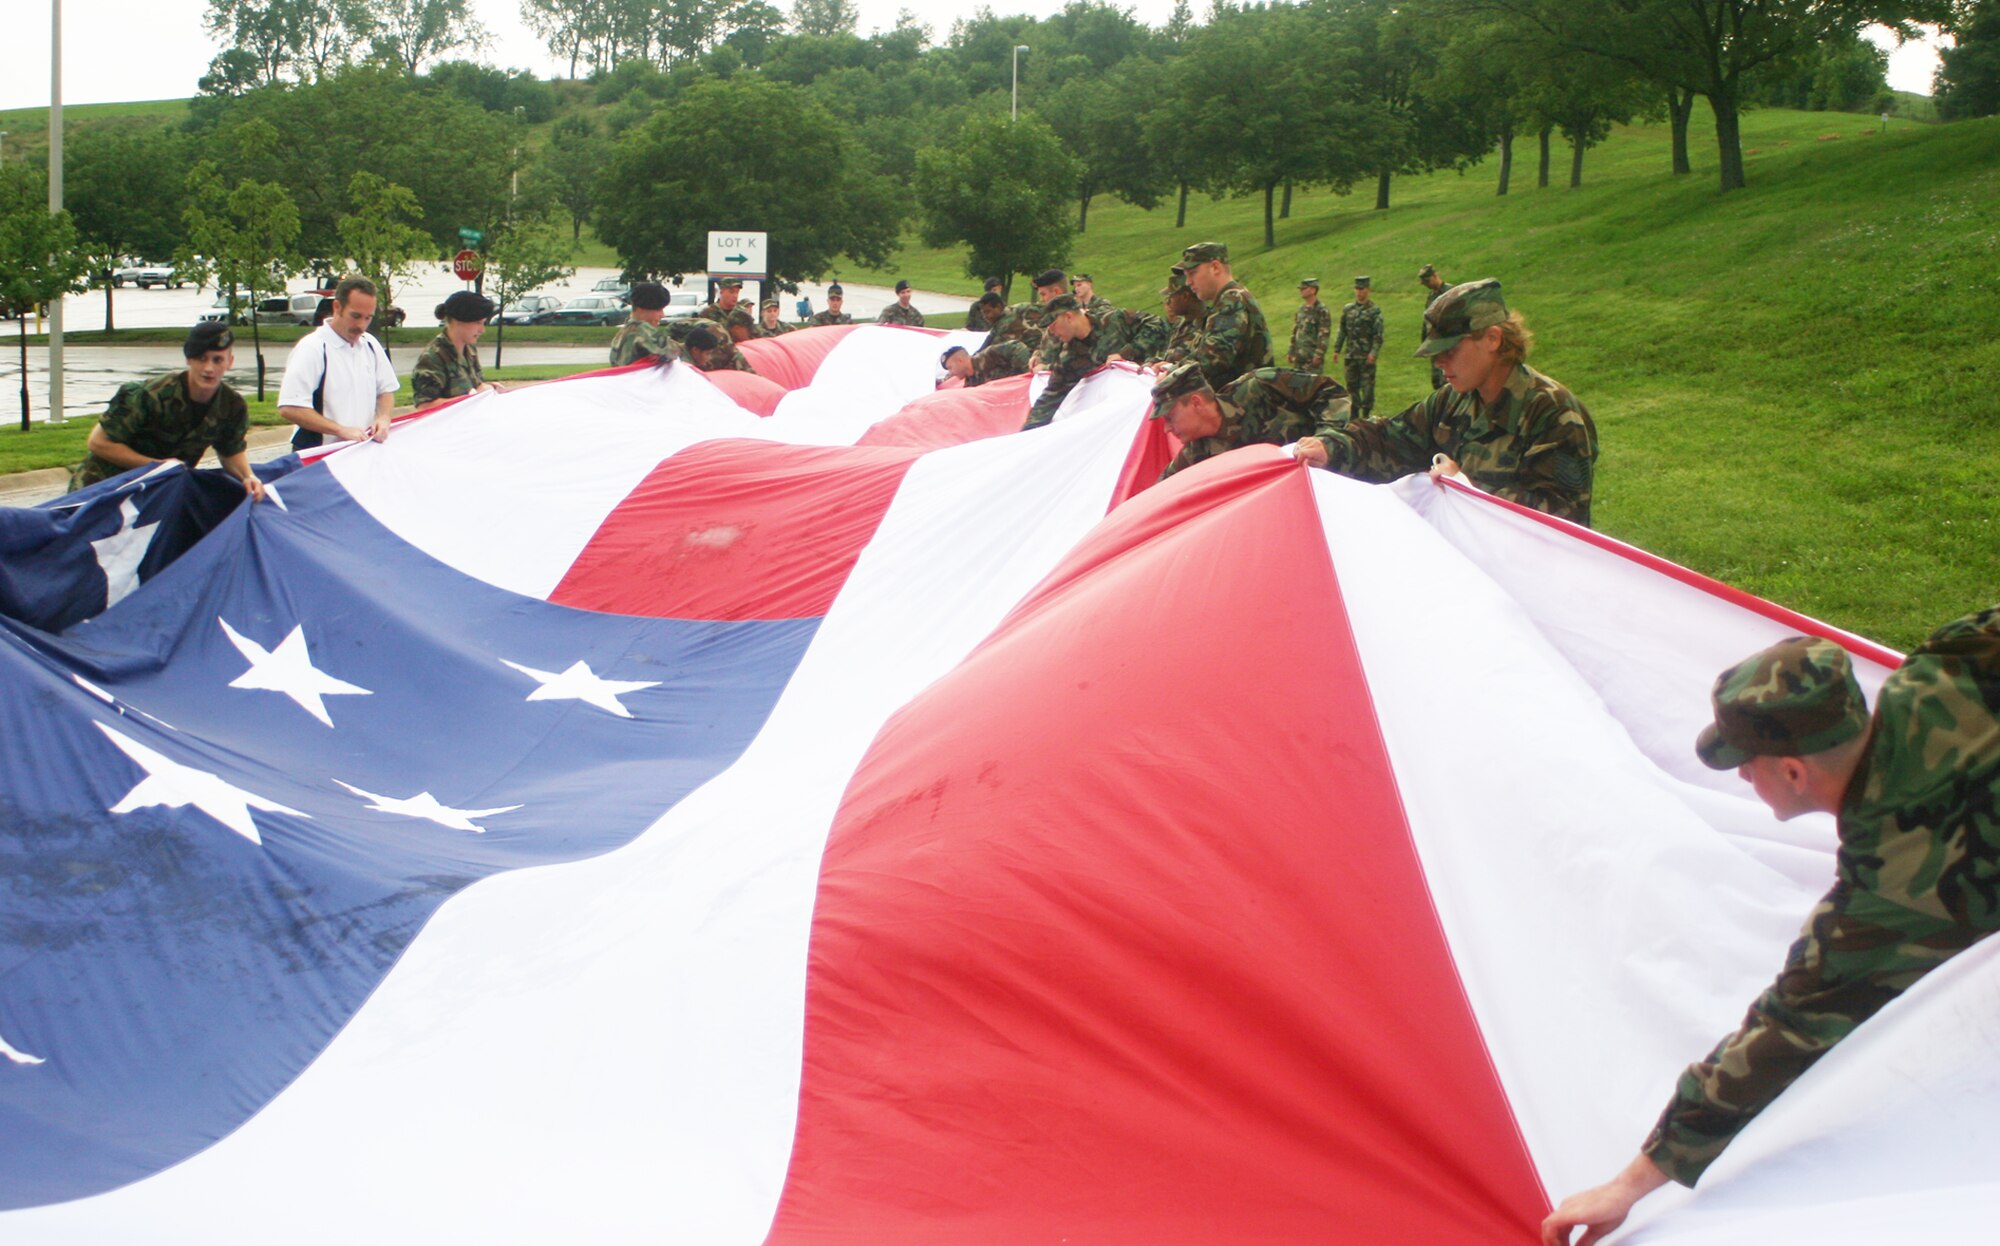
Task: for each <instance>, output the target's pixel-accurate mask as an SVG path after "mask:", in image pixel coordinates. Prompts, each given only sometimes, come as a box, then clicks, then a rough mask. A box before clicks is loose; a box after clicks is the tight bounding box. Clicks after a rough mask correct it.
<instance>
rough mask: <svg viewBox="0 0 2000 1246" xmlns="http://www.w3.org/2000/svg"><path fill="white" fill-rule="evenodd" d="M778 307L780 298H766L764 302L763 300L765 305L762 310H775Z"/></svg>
mask: <svg viewBox="0 0 2000 1246" xmlns="http://www.w3.org/2000/svg"><path fill="white" fill-rule="evenodd" d="M777 307H778V300H776V299H765V300H764V302H763V307H762V310H764V311H775V310H776V309H777Z"/></svg>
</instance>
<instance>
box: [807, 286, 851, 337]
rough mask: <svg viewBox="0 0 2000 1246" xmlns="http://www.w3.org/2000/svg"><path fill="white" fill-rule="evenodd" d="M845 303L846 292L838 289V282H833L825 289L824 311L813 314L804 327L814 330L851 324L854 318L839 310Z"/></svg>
mask: <svg viewBox="0 0 2000 1246" xmlns="http://www.w3.org/2000/svg"><path fill="white" fill-rule="evenodd" d="M846 301H847V291H845V290H843V289H841V288H840V283H839V282H837V281H836V282H834V283H833V284H832V285H830V286H828V287H827V288H826V310H825V311H817V312H814V313H813V314H812V319H810V320H808V321H806V327H807V328H809V329H816V328H819V327H821V326H824V325H830V324H853V323H854V317H852V316H850V315H848V314H847V313H846V312H844V311H842V310H840V309H841V306H842V305H843V304H844V303H845V302H846Z"/></svg>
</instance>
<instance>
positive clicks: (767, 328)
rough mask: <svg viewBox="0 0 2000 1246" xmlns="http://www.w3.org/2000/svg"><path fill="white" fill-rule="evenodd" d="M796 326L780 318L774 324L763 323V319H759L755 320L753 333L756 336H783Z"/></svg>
mask: <svg viewBox="0 0 2000 1246" xmlns="http://www.w3.org/2000/svg"><path fill="white" fill-rule="evenodd" d="M798 327H799V326H797V325H795V324H786V323H785V322H784V321H782V320H780V321H779V322H778V323H777V324H775V325H768V324H765V323H764V322H763V321H761V320H759V321H758V322H757V328H756V330H755V334H756V336H758V337H783V336H785V334H787V333H790V332H791V331H792V330H793V329H796V328H798Z"/></svg>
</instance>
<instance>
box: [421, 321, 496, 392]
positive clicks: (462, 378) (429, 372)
mask: <svg viewBox="0 0 2000 1246" xmlns="http://www.w3.org/2000/svg"><path fill="white" fill-rule="evenodd" d="M485 383H486V373H485V372H484V371H482V370H481V369H480V366H479V349H478V348H477V347H468V348H467V349H466V350H464V351H460V350H459V349H458V347H456V346H453V345H452V344H451V339H450V338H449V337H447V336H446V335H444V334H442V333H440V334H438V335H437V336H436V337H434V338H432V339H431V344H430V345H429V346H426V347H425V348H424V353H423V354H421V355H418V356H417V362H416V364H415V365H414V366H413V367H411V369H410V393H411V395H412V396H413V399H412V400H413V401H414V402H415V403H416V405H417V406H419V407H428V406H430V405H431V404H432V403H434V402H442V401H444V400H445V399H447V398H456V397H458V396H459V395H460V394H469V393H471V392H472V391H473V390H475V389H478V388H479V387H480V386H481V385H484V384H485Z"/></svg>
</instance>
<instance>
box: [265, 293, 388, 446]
mask: <svg viewBox="0 0 2000 1246" xmlns="http://www.w3.org/2000/svg"><path fill="white" fill-rule="evenodd" d="M374 318H375V283H374V282H372V281H370V280H368V278H366V277H355V276H347V277H342V278H341V279H340V283H339V284H338V285H336V286H334V288H333V314H332V315H330V316H328V317H327V318H326V323H324V324H322V325H320V327H319V328H317V329H314V330H313V331H312V332H311V333H309V334H307V335H306V336H304V337H302V338H300V339H299V341H298V344H297V345H295V346H293V347H292V353H291V357H290V358H288V359H286V360H285V383H284V384H283V385H282V386H280V387H279V389H278V414H279V415H282V416H284V417H285V418H286V419H288V420H290V421H291V422H292V423H294V424H296V425H298V426H299V431H298V432H296V433H294V434H292V448H293V449H294V450H308V449H311V448H312V447H313V446H317V445H320V444H322V443H323V442H324V441H325V440H326V439H327V438H328V437H338V438H340V439H342V440H343V441H364V440H366V439H368V438H370V437H372V438H374V439H375V440H376V441H386V440H388V437H389V413H390V411H391V409H392V408H393V407H394V406H395V403H396V369H395V368H393V367H392V366H390V364H389V352H388V351H386V350H383V349H382V343H380V342H378V341H376V340H375V338H374V336H373V335H372V334H370V333H369V332H368V322H369V321H370V320H372V319H374Z"/></svg>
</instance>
